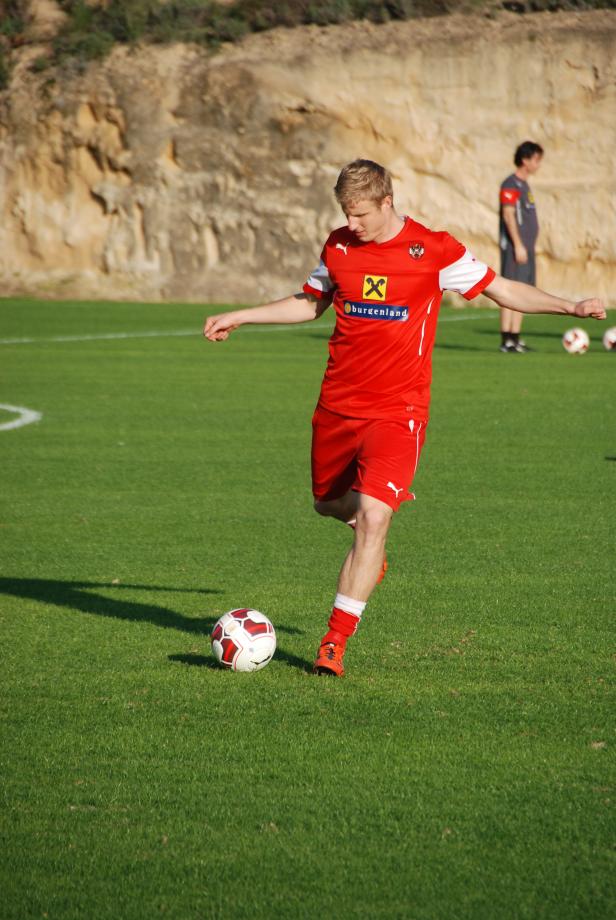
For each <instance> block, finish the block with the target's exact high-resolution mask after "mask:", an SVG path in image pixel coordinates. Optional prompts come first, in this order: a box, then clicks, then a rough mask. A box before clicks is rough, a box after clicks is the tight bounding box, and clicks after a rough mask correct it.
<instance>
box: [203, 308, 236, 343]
mask: <svg viewBox="0 0 616 920" xmlns="http://www.w3.org/2000/svg"><path fill="white" fill-rule="evenodd" d="M238 325H239V323H236V322H234V321H233V314H232V313H219V314H218V315H217V316H208V317H207V319H206V321H205V325H204V326H203V335H204V336H205V338H206V339H208V340H209V341H210V342H224V340H225V339H228V338H229V335H230V334H231V333H232V332H233V330H234V329H237V327H238Z"/></svg>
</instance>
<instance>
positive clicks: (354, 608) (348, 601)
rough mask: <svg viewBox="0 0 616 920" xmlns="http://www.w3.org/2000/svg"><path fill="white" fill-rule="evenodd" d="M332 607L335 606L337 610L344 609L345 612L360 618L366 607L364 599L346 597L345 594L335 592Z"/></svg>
mask: <svg viewBox="0 0 616 920" xmlns="http://www.w3.org/2000/svg"><path fill="white" fill-rule="evenodd" d="M334 607H337V608H338V610H344V612H345V613H352V614H353V616H355V617H357V619H358V620H360V619H361V615H362V613H363V612H364V610H365V609H366V601H356V600H355V599H354V598H352V597H347V596H346V594H337V595H336V600H335V601H334Z"/></svg>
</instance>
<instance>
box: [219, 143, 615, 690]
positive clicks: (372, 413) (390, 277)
mask: <svg viewBox="0 0 616 920" xmlns="http://www.w3.org/2000/svg"><path fill="white" fill-rule="evenodd" d="M335 195H336V198H337V200H338V202H339V203H340V205H341V207H342V210H343V212H344V214H345V217H346V225H345V226H343V227H340V228H339V229H338V230H334V232H333V233H331V234H330V236H329V238H328V240H327V241H326V243H325V246H324V247H323V251H322V253H321V259H320V261H319V264H318V265H317V267H316V268H315V269H314V271H313V272H312V273H311V275H310V276H309V278H308V280H307V281H306V283H305V284H304V287H303V291H301V292H299V293H296V294H293V295H291V296H289V297H284V298H283V299H282V300H277V301H273V302H271V303H268V304H266V305H264V306H260V307H252V308H248V309H242V310H232V311H230V312H228V313H222V314H218V315H216V316H210V317H208V318H207V319H206V321H205V326H204V330H203V333H204V335H205V337H206V338H207V339H209V340H210V341H211V342H219V341H222V340H224V339H226V338H227V337H228V336H229V334H230V333H231V332H232V331H233V330H234V329H237V327H238V326H241V325H243V324H244V323H301V322H306V320H312V319H316V317H318V316H320V315H321V314H322V313H323V312H324V310H326V309H327V308H328V307H329V306H330V304H331V303H333V305H334V309H335V312H336V326H335V329H334V332H333V334H332V336H331V339H330V343H329V360H328V363H327V369H326V371H325V376H324V379H323V383H322V387H321V393H320V396H319V400H318V404H317V407H316V410H315V413H314V417H313V441H312V488H313V494H314V498H315V503H314V507H315V509H316V511H317V512H318V513H319V514H322V515H326V516H328V517H333V518H335V519H337V520H339V521H342V522H343V523H344V524H346V525H349V526H351V527H352V528H353V532H354V534H353V544H352V546H351V549H350V550H349V552H348V554H347V556H346V558H345V560H344V563H343V565H342V569H341V571H340V576H339V579H338V589H337V594H336V597H335V600H334V604H333V609H332V612H331V615H330V617H329V623H328V630H327V632H326V633H325V635H324V636H323V638H322V640H321V643H320V647H319V650H318V653H317V658H316V661H315V664H314V670H315V672H316V673H319V674H332V675H337V676H342V675H343V674H344V664H343V657H344V652H345V647H346V643H347V640H348V639H349V637H350V636H352V635H353V634H354V633H355V631H356V630H357V627H358V625H359V622H360V620H361V617H362V614H363V612H364V608H365V607H366V602H367V601H368V598H369V597H370V594H371V593H372V591H373V589H374V587H375V585H376V584H377V582H378V581H379V580H380V578H381V577H382V576H383V574H384V570H385V568H386V561H385V541H386V537H387V532H388V530H389V525H390V523H391V519H392V515H393V514H394V512H396V511H398V509H399V508H400V505H401V504H402V503H403V502H405V501H408V500H409V499H412V498H414V496H413V494H412V493H410V487H411V484H412V481H413V477H414V475H415V471H416V469H417V464H418V461H419V455H420V453H421V448H422V445H423V443H424V437H425V433H426V425H427V424H428V412H429V403H430V380H431V375H432V367H431V355H432V348H433V345H434V337H435V332H436V323H437V319H438V312H439V306H440V303H441V298H442V295H443V291H445V290H448V291H456V292H457V293H459V294H462V296H463V297H465V298H466V299H467V300H470V299H471V298H473V297H476V296H477V295H478V294H479V293H481V292H483V293H484V294H486V295H487V296H488V297H490V298H491V299H492V300H494V301H495V302H496V303H498V304H499V305H500V306H501V307H505V308H508V309H511V310H517V311H520V312H522V313H565V314H570V315H573V316H577V317H581V318H585V317H593V318H595V319H605V309H604V306H603V303H602V302H601V301H600V300H597V299H592V300H583V301H580V302H579V303H572V302H571V301H568V300H562V299H561V298H559V297H553V296H552V295H551V294H546V293H544V292H543V291H540V290H538V289H537V288H535V287H531V286H530V285H527V284H522V283H520V282H516V281H510V280H507V279H505V278H502V277H499V276H498V275H496V274H495V273H494V271H493V270H492V269H491V268H489V267H488V266H487V265H485V264H484V263H483V262H480V261H479V260H478V259H476V258H475V257H474V256H473V255H472V254H471V253H470V252H469V251H468V250H467V249H466V247H465V246H464V245H463V244H462V243H459V242H458V241H457V240H456V239H454V238H453V237H452V236H450V235H449V233H446V232H445V231H438V232H435V231H432V230H429V229H428V228H427V227H424V226H422V225H421V224H419V223H417V221H415V220H413V219H412V218H411V217H405V216H402V215H400V214H398V212H397V211H396V209H395V208H394V199H393V189H392V181H391V176H390V174H389V172H388V171H387V170H386V169H384V167H383V166H380V165H379V164H378V163H374V162H372V161H371V160H355V161H354V162H353V163H350V164H349V165H348V166H345V167H344V169H343V170H342V172H341V173H340V175H339V177H338V181H337V183H336V187H335Z"/></svg>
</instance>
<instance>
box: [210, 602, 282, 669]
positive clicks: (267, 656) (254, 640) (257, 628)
mask: <svg viewBox="0 0 616 920" xmlns="http://www.w3.org/2000/svg"><path fill="white" fill-rule="evenodd" d="M212 651H213V653H214V657H215V658H216V659H217V660H218V661H220V663H221V665H222V666H223V668H230V669H231V670H232V671H260V670H261V668H264V667H265V665H266V664H267V663H268V661H271V660H272V657H273V655H274V652H275V651H276V632H275V630H274V627H273V626H272V624H271V622H270V621H269V620H268V618H267V617H266V616H265V614H264V613H260V612H259V611H258V610H251V609H250V607H238V608H237V609H236V610H229V611H227V613H223V615H222V616H221V618H220V619H219V620H218V622H217V623H216V625H215V626H214V629H213V630H212Z"/></svg>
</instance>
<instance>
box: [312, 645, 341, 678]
mask: <svg viewBox="0 0 616 920" xmlns="http://www.w3.org/2000/svg"><path fill="white" fill-rule="evenodd" d="M343 658H344V646H343V645H339V644H338V643H337V642H323V643H322V644H321V647H320V648H319V651H318V653H317V659H316V661H315V663H314V667H313V669H312V670H313V672H314V673H315V674H320V675H329V676H330V677H343V676H344V665H343V663H342V661H343Z"/></svg>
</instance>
